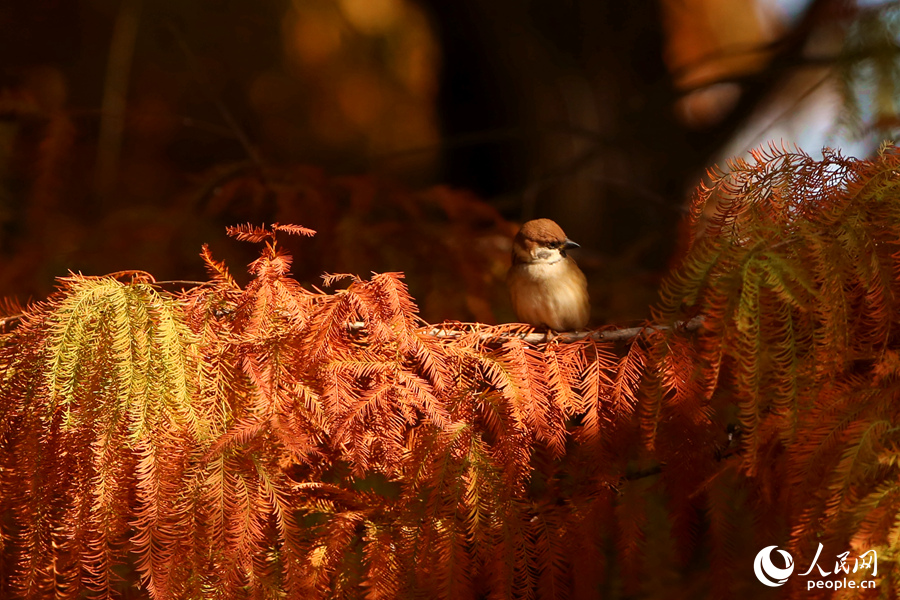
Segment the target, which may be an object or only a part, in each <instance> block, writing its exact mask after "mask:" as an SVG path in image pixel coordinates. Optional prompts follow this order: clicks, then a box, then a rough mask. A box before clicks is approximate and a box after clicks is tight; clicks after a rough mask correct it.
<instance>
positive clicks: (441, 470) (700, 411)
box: [0, 147, 900, 600]
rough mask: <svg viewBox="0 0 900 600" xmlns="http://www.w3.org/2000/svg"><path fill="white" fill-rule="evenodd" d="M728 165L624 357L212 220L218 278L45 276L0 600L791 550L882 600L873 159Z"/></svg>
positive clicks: (4, 479)
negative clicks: (461, 308) (310, 260)
mask: <svg viewBox="0 0 900 600" xmlns="http://www.w3.org/2000/svg"><path fill="white" fill-rule="evenodd" d="M730 167H731V168H730V169H729V171H728V172H727V173H722V174H718V175H715V176H713V178H712V182H711V184H710V185H708V186H707V187H704V188H702V189H701V191H700V193H699V194H698V195H697V198H696V199H695V201H694V204H693V209H692V213H691V223H690V230H691V235H690V238H689V239H688V240H687V242H686V251H685V254H684V256H683V258H682V259H681V261H680V263H679V264H678V266H677V267H676V268H675V269H673V271H672V272H671V273H670V274H669V276H668V277H667V278H666V280H665V281H664V283H663V285H662V300H661V302H660V304H659V306H657V307H655V309H654V314H653V319H652V322H650V323H648V324H647V325H648V327H647V328H646V329H645V330H644V331H643V332H642V333H641V334H640V335H637V336H635V337H633V338H631V339H628V340H625V341H617V342H609V341H603V339H604V338H603V336H601V335H597V336H592V337H587V338H584V339H579V340H573V339H571V338H567V337H560V338H557V339H555V340H550V341H548V342H545V343H541V344H537V345H534V344H529V343H527V342H526V341H524V340H523V339H521V337H520V335H521V333H522V331H523V329H522V327H521V326H517V325H503V326H495V327H489V326H484V325H479V324H474V325H465V324H458V323H457V324H443V325H428V324H423V323H421V322H420V321H419V320H418V318H417V316H416V312H417V307H416V304H415V302H414V301H413V299H412V298H411V297H410V296H409V294H408V293H407V290H406V287H405V285H404V283H403V280H402V276H401V275H400V274H397V273H384V274H377V275H373V276H372V277H371V278H370V279H361V278H359V277H357V276H353V275H347V276H343V275H331V276H327V277H326V278H325V283H326V285H327V286H333V287H337V288H338V289H337V290H336V291H334V292H332V293H324V292H322V291H319V290H317V289H314V290H309V289H305V288H303V287H301V286H300V285H299V284H298V283H297V282H296V281H295V280H293V279H292V278H291V277H290V276H289V275H288V273H289V269H290V264H291V257H290V256H288V255H287V254H285V253H284V251H283V250H282V249H281V248H280V247H279V245H278V241H277V239H276V237H277V235H278V234H301V235H311V234H312V233H313V232H312V231H310V230H308V229H305V228H302V227H299V226H286V225H273V226H271V227H268V228H266V227H253V226H250V225H247V226H241V227H235V228H232V229H231V231H230V233H231V234H232V235H233V236H235V237H237V238H238V239H240V240H244V241H250V242H255V243H259V244H262V245H263V247H262V252H261V256H260V258H259V259H258V260H256V261H255V262H253V263H252V264H251V265H250V272H251V274H252V276H253V279H252V281H251V282H250V283H249V284H248V285H247V286H246V287H244V288H241V287H239V286H238V285H237V284H236V283H235V282H234V280H233V279H232V278H231V276H230V275H229V272H228V270H227V269H226V267H225V266H224V265H223V264H222V263H220V262H217V261H216V260H214V259H213V257H212V256H210V254H209V252H208V251H207V250H206V249H205V248H204V250H203V253H202V256H203V259H204V260H205V261H206V264H207V266H208V267H209V270H210V273H211V276H210V280H209V281H208V282H206V283H203V284H202V285H196V286H194V287H193V288H192V289H189V290H187V291H183V292H180V293H172V292H169V291H165V289H166V286H164V285H161V284H157V283H156V282H154V280H153V278H152V277H151V276H149V275H148V274H144V273H137V272H135V273H127V274H124V275H123V274H119V275H118V276H107V277H84V276H75V275H73V276H70V277H67V278H64V279H62V280H60V289H59V291H58V292H57V293H56V294H54V295H53V296H52V297H50V298H49V299H48V300H46V301H44V302H40V303H37V304H34V305H32V306H30V307H29V308H28V310H27V311H26V312H25V313H24V314H23V315H22V316H21V317H20V318H19V319H18V322H17V325H16V326H15V327H12V328H11V331H9V332H8V333H5V334H3V335H2V337H0V369H2V370H0V597H2V598H57V597H58V598H81V597H85V596H87V597H100V598H103V597H125V598H135V597H145V596H147V595H149V597H152V598H155V599H158V600H163V599H194V598H197V599H200V598H211V599H212V598H215V599H219V598H221V599H230V598H302V599H307V598H311V599H312V598H420V597H421V598H447V599H465V598H498V599H502V598H535V599H538V598H540V599H550V598H560V599H563V598H704V597H705V598H759V597H773V598H812V597H816V594H819V595H820V596H821V595H823V594H826V595H827V594H828V593H830V592H829V591H828V590H812V591H809V592H808V591H807V589H806V581H807V579H804V578H802V577H798V576H796V575H794V576H793V577H792V578H791V579H790V581H788V583H787V584H786V585H784V586H783V587H781V588H777V589H769V588H766V587H765V586H763V585H762V584H761V583H760V582H759V581H757V580H756V578H755V577H754V576H753V559H754V556H755V555H756V553H757V552H758V551H759V550H760V549H761V548H763V547H765V546H769V545H778V546H779V547H780V548H784V549H787V550H788V551H789V552H790V553H791V554H792V556H793V557H794V559H795V561H796V564H797V566H798V567H799V568H798V569H796V570H795V573H797V572H799V570H800V568H804V567H805V566H806V565H808V564H810V562H811V561H812V560H813V556H814V554H815V551H816V547H817V545H818V544H819V543H822V544H823V546H824V548H825V552H824V554H823V555H822V557H821V558H820V562H819V564H820V565H821V566H823V567H824V568H825V569H831V564H832V563H833V562H834V557H835V556H836V555H838V554H840V553H842V552H844V551H850V553H851V555H852V556H858V555H861V554H862V553H864V552H866V551H867V550H870V549H874V550H876V551H877V552H878V572H877V577H876V580H877V582H878V585H879V587H878V588H877V589H874V590H869V589H860V588H857V589H848V590H843V591H842V594H843V595H842V596H841V597H847V598H851V597H859V598H868V597H872V598H874V597H894V594H895V590H896V588H897V586H898V583H897V579H898V576H900V573H898V560H900V559H898V546H900V464H898V463H900V393H898V392H900V378H898V375H900V339H898V335H900V333H898V331H900V308H898V300H900V296H898V294H900V153H898V151H897V150H896V149H895V148H893V147H886V148H884V149H883V151H882V152H881V153H880V154H879V155H878V156H877V157H876V158H875V159H873V160H871V161H861V160H855V159H848V158H843V157H841V156H839V155H837V154H835V153H828V154H826V156H825V159H824V160H823V161H814V160H813V159H811V158H810V157H808V156H806V155H804V154H800V153H788V152H785V151H781V150H774V149H773V150H771V151H769V152H766V153H763V152H758V153H756V154H755V156H754V160H753V161H752V162H743V161H736V162H735V163H734V164H732V165H730ZM687 322H690V323H694V324H696V323H700V326H699V327H696V326H685V325H684V323H687ZM829 561H831V562H829ZM868 576H871V571H867V572H859V573H856V574H853V573H851V574H850V575H849V577H850V578H853V577H856V578H857V579H859V578H862V577H868ZM832 577H833V578H834V577H836V576H834V575H833V576H832ZM766 594H768V596H767V595H766Z"/></svg>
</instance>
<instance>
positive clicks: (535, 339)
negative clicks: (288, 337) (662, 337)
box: [347, 316, 703, 344]
mask: <svg viewBox="0 0 900 600" xmlns="http://www.w3.org/2000/svg"><path fill="white" fill-rule="evenodd" d="M702 325H703V317H702V316H698V317H694V318H693V319H690V320H688V321H678V322H677V323H675V324H674V325H649V326H644V327H625V328H621V329H603V330H601V329H587V330H583V331H571V332H564V333H555V334H554V333H552V332H536V331H534V330H533V329H531V328H530V327H526V326H523V330H522V331H521V332H514V331H513V332H508V333H499V332H496V331H483V332H481V333H478V336H477V337H478V340H479V341H481V342H489V341H502V340H509V339H514V338H518V339H520V340H523V341H525V342H527V343H529V344H545V343H547V342H557V343H562V344H570V343H572V342H578V341H581V340H584V339H588V338H590V339H593V340H595V341H598V342H627V341H631V340H633V339H635V338H637V337H639V336H641V335H645V334H649V333H656V332H658V331H668V330H670V329H683V330H684V331H696V330H697V329H699V328H700V327H701V326H702ZM347 327H348V329H349V330H350V331H351V332H361V331H364V330H365V328H366V324H365V323H363V322H361V321H356V322H354V323H350V324H348V326H347ZM478 329H479V324H478V323H469V324H467V323H453V324H445V325H428V326H425V327H420V328H419V329H418V330H419V331H421V332H422V333H424V334H425V335H428V336H430V337H434V338H438V339H445V340H453V339H459V338H461V337H466V336H471V335H472V334H473V333H477V332H478Z"/></svg>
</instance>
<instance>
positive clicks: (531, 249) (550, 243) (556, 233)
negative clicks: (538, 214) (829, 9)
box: [513, 219, 579, 264]
mask: <svg viewBox="0 0 900 600" xmlns="http://www.w3.org/2000/svg"><path fill="white" fill-rule="evenodd" d="M578 247H579V246H578V244H576V243H575V242H573V241H572V240H570V239H569V238H567V237H566V234H565V233H564V232H563V230H562V228H561V227H560V226H559V225H557V224H556V222H554V221H551V220H550V219H534V220H533V221H528V222H527V223H525V224H524V225H522V229H520V230H519V233H518V234H516V237H515V239H514V240H513V263H516V264H518V263H531V264H553V263H555V262H559V261H561V260H563V259H564V258H566V250H569V249H571V248H578Z"/></svg>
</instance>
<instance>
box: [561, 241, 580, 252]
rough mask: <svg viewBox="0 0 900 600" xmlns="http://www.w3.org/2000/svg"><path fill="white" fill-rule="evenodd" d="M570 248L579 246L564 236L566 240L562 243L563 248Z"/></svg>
mask: <svg viewBox="0 0 900 600" xmlns="http://www.w3.org/2000/svg"><path fill="white" fill-rule="evenodd" d="M572 248H581V246H579V245H578V244H576V243H575V242H573V241H572V240H570V239H569V238H566V241H565V243H564V244H563V250H571V249H572Z"/></svg>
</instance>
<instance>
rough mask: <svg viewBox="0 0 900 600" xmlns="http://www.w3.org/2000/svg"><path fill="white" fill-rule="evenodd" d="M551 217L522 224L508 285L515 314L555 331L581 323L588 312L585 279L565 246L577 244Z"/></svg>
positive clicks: (584, 321) (589, 310) (582, 325)
mask: <svg viewBox="0 0 900 600" xmlns="http://www.w3.org/2000/svg"><path fill="white" fill-rule="evenodd" d="M578 247H579V246H578V244H576V243H575V242H573V241H572V240H570V239H569V238H567V237H566V234H565V233H563V230H562V229H561V228H560V226H559V225H557V224H556V223H555V222H553V221H551V220H550V219H535V220H533V221H528V222H527V223H525V224H524V225H522V229H520V230H519V233H518V234H517V235H516V238H515V239H514V240H513V255H512V262H513V264H512V267H510V269H509V273H507V275H506V285H507V286H508V287H509V295H510V297H511V298H512V305H513V310H514V311H515V312H516V316H517V317H518V318H519V320H521V321H523V322H525V323H528V324H530V325H533V326H535V327H545V328H547V329H552V330H554V331H570V330H573V329H582V328H583V327H584V326H585V325H586V324H587V322H588V318H590V315H591V306H590V301H589V299H588V290H587V279H586V278H585V276H584V273H582V272H581V269H579V268H578V265H576V264H575V261H574V260H572V258H571V257H569V256H566V250H569V249H570V248H578Z"/></svg>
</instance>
